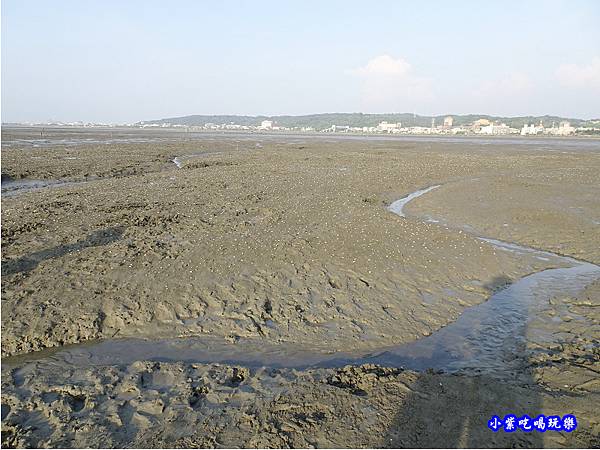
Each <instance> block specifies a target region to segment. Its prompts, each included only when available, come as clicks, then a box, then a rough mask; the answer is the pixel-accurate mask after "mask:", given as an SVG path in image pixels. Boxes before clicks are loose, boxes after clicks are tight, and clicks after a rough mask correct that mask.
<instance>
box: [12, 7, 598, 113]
mask: <svg viewBox="0 0 600 450" xmlns="http://www.w3.org/2000/svg"><path fill="white" fill-rule="evenodd" d="M599 23H600V2H597V1H539V2H538V1H527V2H518V1H514V2H510V1H507V2H475V1H473V2H461V1H445V2H443V1H431V2H400V1H378V2H366V1H363V2H358V1H329V2H326V1H321V2H317V1H252V2H249V1H248V2H244V1H170V2H166V1H154V2H153V1H100V0H97V1H85V0H79V1H64V0H57V1H53V2H49V1H41V0H40V1H34V0H4V1H3V2H2V120H3V121H5V122H6V121H45V120H49V119H54V120H69V121H70V120H85V121H104V122H133V121H138V120H144V119H152V118H162V117H171V116H179V115H187V114H268V115H271V114H309V113H318V112H355V111H362V112H416V113H420V114H445V113H454V114H464V113H486V114H500V115H525V114H533V115H541V114H557V115H563V116H571V117H581V118H592V117H600V26H598V24H599Z"/></svg>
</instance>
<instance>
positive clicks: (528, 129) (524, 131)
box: [521, 124, 541, 136]
mask: <svg viewBox="0 0 600 450" xmlns="http://www.w3.org/2000/svg"><path fill="white" fill-rule="evenodd" d="M540 131H541V130H540V128H538V127H536V126H535V125H534V124H529V125H528V124H525V125H523V128H521V136H530V135H534V136H535V135H536V134H538V133H539V132H540Z"/></svg>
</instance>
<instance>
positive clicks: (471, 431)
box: [2, 137, 600, 447]
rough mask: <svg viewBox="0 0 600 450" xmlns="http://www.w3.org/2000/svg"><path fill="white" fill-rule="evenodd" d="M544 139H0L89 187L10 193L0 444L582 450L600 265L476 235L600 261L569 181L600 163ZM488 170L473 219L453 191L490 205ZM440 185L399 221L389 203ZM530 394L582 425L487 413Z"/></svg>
mask: <svg viewBox="0 0 600 450" xmlns="http://www.w3.org/2000/svg"><path fill="white" fill-rule="evenodd" d="M556 153H557V152H549V153H548V154H546V153H543V152H542V151H541V150H539V149H536V148H531V149H528V148H527V147H526V146H524V147H523V146H522V147H521V148H519V149H517V150H515V149H513V148H511V147H510V146H506V145H497V146H493V145H487V146H485V148H483V147H482V148H479V147H477V146H476V145H470V146H468V148H463V147H461V146H457V145H456V144H446V143H430V142H428V143H406V142H402V143H395V142H368V141H357V142H354V141H344V142H322V141H317V140H310V141H307V142H297V141H296V140H292V141H289V142H286V141H285V140H284V139H282V141H281V142H279V141H274V140H268V141H266V140H261V139H258V138H244V139H237V138H235V137H233V138H231V137H230V138H227V139H225V138H220V139H217V138H203V139H195V140H193V139H190V140H181V141H178V142H159V143H157V142H145V143H130V142H129V143H126V144H123V143H114V142H109V143H108V144H107V143H104V144H102V146H101V147H100V146H99V145H74V146H61V145H59V146H47V147H35V148H31V147H28V148H27V149H25V148H19V147H12V146H11V147H8V148H6V149H4V150H3V168H2V170H3V175H4V176H3V178H5V177H10V178H11V179H12V180H20V179H21V180H23V179H25V180H27V179H33V180H44V179H48V180H56V179H60V180H67V181H86V180H89V182H86V183H81V184H77V185H67V186H57V187H52V188H42V189H37V190H30V191H27V192H22V193H19V194H18V195H13V196H7V197H4V195H3V210H2V215H3V217H2V219H3V227H2V238H3V241H2V245H3V263H2V273H3V277H2V300H3V308H2V329H3V333H2V354H3V367H2V375H3V377H2V382H3V388H2V392H3V400H2V417H3V419H2V420H3V422H2V423H3V435H2V439H3V443H4V444H5V445H8V446H15V445H20V446H35V445H38V446H69V447H72V446H100V445H102V444H100V443H99V441H98V440H99V439H105V440H106V443H105V444H104V445H106V446H131V445H144V446H183V447H189V446H216V445H229V446H308V445H314V446H342V445H343V446H351V447H360V446H388V445H392V446H407V445H412V446H434V447H435V446H447V445H450V446H467V445H468V446H540V445H546V446H590V445H594V444H595V445H597V435H598V431H599V429H598V427H599V417H598V414H597V413H596V412H594V408H593V405H594V404H596V403H597V400H598V375H599V373H600V369H599V368H598V363H597V361H598V342H599V330H598V314H599V312H598V304H599V302H600V300H599V292H598V282H597V281H595V280H597V277H598V275H597V273H596V272H595V269H594V267H597V266H594V265H593V264H581V263H577V264H574V263H572V262H569V261H568V260H566V259H564V258H560V257H558V256H552V255H548V254H547V253H540V252H536V251H515V249H510V248H502V247H499V246H498V245H497V244H496V243H494V242H489V241H488V242H486V241H482V240H480V239H478V236H485V237H491V238H500V239H503V240H506V241H508V242H512V243H518V244H521V245H528V246H531V247H534V248H537V249H542V250H551V251H554V252H556V253H560V254H561V255H568V256H572V257H575V258H578V259H580V260H587V261H590V262H592V263H593V262H597V258H598V255H597V254H596V253H597V249H598V248H599V246H600V236H599V233H597V228H593V225H594V220H595V218H596V217H597V214H598V212H599V211H598V205H597V204H594V203H593V202H590V201H589V200H588V197H586V195H588V194H586V195H582V189H585V190H587V191H586V192H589V193H593V192H596V193H598V189H599V186H598V185H597V181H596V182H594V181H593V180H594V177H593V170H591V169H594V168H595V169H598V168H599V167H600V163H599V160H600V157H599V156H598V154H596V153H595V152H593V151H590V150H589V149H587V148H586V149H585V151H582V152H580V153H578V152H577V151H573V150H572V149H569V152H568V154H565V156H562V155H563V154H562V153H560V154H556ZM176 158H179V159H177V162H178V163H174V160H175V159H176ZM564 158H566V159H564ZM567 160H568V163H569V168H568V169H566V168H564V167H565V161H567ZM499 172H502V173H506V174H507V175H505V176H504V185H506V186H503V187H502V189H503V190H504V191H503V193H502V195H499V196H498V197H496V198H495V200H496V203H497V204H498V213H497V214H496V212H495V210H494V209H493V207H492V206H485V205H484V206H482V207H481V208H482V209H481V211H484V212H485V214H481V217H479V216H478V217H477V220H474V221H472V222H469V221H468V220H465V221H464V222H462V221H460V219H463V218H465V219H466V218H470V217H471V216H473V214H474V213H473V211H471V209H472V208H470V207H469V205H470V203H469V202H470V201H472V198H468V196H467V197H465V195H463V196H462V197H461V195H460V194H461V193H462V192H463V191H462V190H461V189H460V188H461V187H464V186H468V187H469V190H468V192H469V195H471V196H472V195H473V193H477V192H479V194H477V195H478V196H477V199H479V198H481V200H478V201H480V202H484V203H485V202H490V200H489V199H487V198H486V195H489V193H490V192H494V190H493V189H491V190H490V189H489V185H488V184H486V183H481V184H478V183H477V181H476V180H478V179H479V180H481V179H483V180H492V179H493V176H494V174H498V173H499ZM544 173H546V174H547V175H545V178H543V180H544V181H543V182H544V183H545V184H546V185H548V186H549V191H548V192H552V193H553V200H552V202H553V204H555V205H565V204H567V203H568V204H570V205H572V206H574V207H575V208H576V211H577V213H576V214H573V213H572V211H573V210H572V209H569V208H556V209H555V210H553V212H552V216H549V215H547V213H546V210H547V205H548V204H549V203H548V202H542V201H539V200H540V196H541V190H540V189H538V188H534V189H527V188H525V187H524V186H523V184H522V181H521V180H523V179H530V180H531V179H535V180H538V182H539V180H541V179H542V178H540V177H542V175H543V174H544ZM594 173H595V172H594ZM433 185H440V187H439V188H436V189H435V190H432V191H431V192H428V193H427V194H425V195H423V196H422V197H419V198H418V199H417V198H415V199H414V200H413V201H411V202H410V204H406V205H405V208H404V212H406V215H407V217H399V216H397V215H394V214H392V213H391V212H389V211H387V210H386V207H387V206H388V205H390V204H392V202H393V201H395V200H397V199H399V198H401V197H405V196H406V195H408V194H409V193H411V192H414V191H416V190H418V189H422V188H426V187H427V186H433ZM555 185H560V186H561V187H560V190H557V189H555V188H554V187H553V186H555ZM511 186H512V190H510V189H511ZM478 189H480V190H478ZM457 192H458V194H459V195H457ZM463 197H464V198H463ZM504 201H506V202H509V201H510V202H511V206H510V208H511V211H512V212H513V214H512V215H511V216H510V217H509V216H505V215H504V212H503V211H504V208H505V207H504V206H503V205H504V203H503V202H504ZM461 205H462V206H461ZM426 207H427V211H424V210H425V208H426ZM446 208H447V210H448V214H447V215H444V212H443V211H444V210H445V209H446ZM459 213H460V214H459ZM573 215H574V216H575V218H574V219H573V218H572V216H573ZM544 217H551V219H552V220H548V221H547V222H543V218H544ZM561 217H564V218H566V220H568V221H570V222H567V223H568V226H565V225H564V224H563V223H562V222H561V221H560V220H559V219H560V218H561ZM540 218H541V219H540ZM428 220H430V221H428ZM434 220H435V221H437V222H434ZM498 220H500V221H502V224H501V226H502V229H509V230H510V235H508V234H507V233H508V231H505V232H504V234H503V233H498V234H494V233H493V232H494V231H496V228H495V227H497V226H498ZM540 220H542V221H540ZM535 221H537V228H535V229H534V222H535ZM573 221H575V222H573ZM505 223H506V224H507V225H508V226H504V224H505ZM541 223H543V224H544V226H543V227H542V226H540V224H541ZM465 225H470V227H471V228H465V227H464V226H465ZM579 225H581V226H579ZM571 226H572V227H571ZM594 231H596V232H594ZM558 234H560V235H561V236H562V240H563V241H564V242H566V243H568V245H560V246H558V245H557V241H556V236H557V235H558ZM507 237H508V238H510V239H507ZM557 250H558V251H557ZM555 288H557V289H555ZM528 293H529V294H528ZM531 293H533V294H531ZM528 295H529V297H528ZM490 297H491V298H490ZM488 299H489V300H488ZM486 300H487V301H486ZM475 305H479V306H475ZM503 314H504V316H503ZM490 317H492V318H493V319H494V320H491V321H490V320H489V319H490ZM457 319H458V320H457ZM499 324H501V326H500V327H499ZM444 327H445V328H444ZM438 330H439V331H438ZM494 332H499V333H500V334H499V335H494ZM98 339H100V340H102V341H101V342H100V343H96V342H95V341H96V340H98ZM460 339H462V340H460ZM87 341H89V344H87V345H81V343H84V342H87ZM453 341H454V342H459V341H460V342H462V343H463V344H461V346H460V347H459V348H456V346H452V342H453ZM482 341H484V342H485V344H486V345H481V342H482ZM194 342H196V344H194V345H196V347H195V348H194V345H192V344H193V343H194ZM441 343H444V345H440V344H441ZM474 343H476V344H477V345H472V344H474ZM68 344H75V347H69V345H68ZM153 344H155V345H153ZM470 344H471V345H470ZM119 346H120V347H119ZM144 346H145V347H144ZM144 348H146V350H143V349H144ZM53 349H54V350H53ZM232 349H233V352H234V353H237V357H236V355H233V356H232V353H231V352H232ZM401 349H404V350H401ZM406 349H411V350H406ZM481 349H487V351H483V352H481V351H480V350H481ZM32 351H42V352H41V353H38V354H34V353H30V352H32ZM161 352H162V353H161ZM228 352H230V353H228ZM478 352H479V353H478ZM28 353H29V354H28ZM10 355H16V356H11V357H8V356H10ZM123 355H127V358H125V359H123V358H122V356H123ZM415 356H416V358H415ZM219 357H220V359H219ZM240 357H241V358H240ZM244 358H245V359H244ZM261 358H262V359H261ZM411 358H412V362H413V363H411ZM294 361H295V362H294ZM469 361H470V362H469ZM486 361H487V363H486ZM465 362H468V363H465ZM348 364H349V365H348ZM65 366H67V367H68V369H67V370H65ZM384 366H387V367H384ZM428 369H429V370H428ZM414 370H417V371H416V372H415V371H414ZM440 370H442V371H443V373H439V371H440ZM448 372H451V373H448ZM457 402H458V403H457ZM456 405H459V406H461V408H459V411H458V412H457V411H456V409H457V408H456ZM440 411H441V413H440ZM540 411H544V412H548V413H549V414H550V413H552V414H557V413H560V414H564V413H567V412H573V411H574V412H575V413H576V414H577V417H578V420H579V422H580V429H579V430H578V431H577V433H572V434H566V433H563V434H560V433H555V434H554V435H551V434H550V433H545V434H544V435H543V436H540V435H534V434H526V433H519V434H515V435H507V434H504V435H503V434H501V433H499V434H493V433H491V432H490V431H489V430H488V429H487V427H486V423H487V419H488V418H489V416H491V415H492V414H498V415H500V416H502V415H503V414H504V413H508V412H513V413H515V414H524V413H526V414H528V415H530V416H532V415H534V414H535V413H536V412H537V413H540ZM242 430H243V431H242ZM595 439H596V440H595Z"/></svg>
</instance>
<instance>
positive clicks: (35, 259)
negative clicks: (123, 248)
mask: <svg viewBox="0 0 600 450" xmlns="http://www.w3.org/2000/svg"><path fill="white" fill-rule="evenodd" d="M124 232H125V227H112V228H106V229H103V230H99V231H95V232H93V233H92V234H90V235H89V236H88V237H86V238H85V239H83V240H80V241H77V242H74V243H72V244H63V245H59V246H57V247H53V248H50V249H47V250H42V251H40V252H35V253H32V254H31V255H28V256H24V257H22V258H19V259H15V260H6V261H3V262H2V276H6V275H12V274H15V273H22V272H29V271H31V270H33V269H35V268H36V267H37V266H38V264H40V263H41V262H43V261H46V260H48V259H55V258H60V257H62V256H64V255H67V254H69V253H73V252H77V251H80V250H83V249H84V248H88V247H99V246H102V245H108V244H111V243H113V242H115V241H118V240H119V239H121V237H122V236H123V233H124Z"/></svg>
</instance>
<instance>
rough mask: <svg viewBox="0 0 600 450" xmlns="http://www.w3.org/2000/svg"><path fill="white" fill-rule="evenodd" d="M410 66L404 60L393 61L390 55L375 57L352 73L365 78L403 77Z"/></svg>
mask: <svg viewBox="0 0 600 450" xmlns="http://www.w3.org/2000/svg"><path fill="white" fill-rule="evenodd" d="M411 68H412V66H411V65H410V64H409V63H408V61H406V60H405V59H402V58H398V59H394V58H392V57H391V56H390V55H381V56H376V57H375V58H373V59H372V60H370V61H369V62H368V63H367V64H366V65H365V66H363V67H359V68H358V69H355V70H354V73H356V74H358V75H362V76H365V77H372V76H382V75H383V76H405V75H407V74H408V72H410V70H411Z"/></svg>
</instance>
